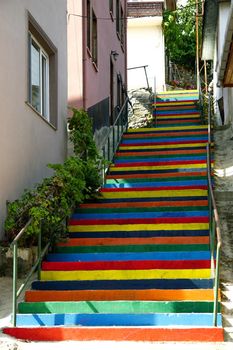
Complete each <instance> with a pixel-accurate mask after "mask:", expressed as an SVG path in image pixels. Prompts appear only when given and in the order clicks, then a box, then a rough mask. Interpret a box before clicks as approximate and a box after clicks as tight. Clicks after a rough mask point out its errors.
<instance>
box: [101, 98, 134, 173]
mask: <svg viewBox="0 0 233 350" xmlns="http://www.w3.org/2000/svg"><path fill="white" fill-rule="evenodd" d="M128 104H130V105H131V102H130V99H129V97H127V98H126V99H125V101H124V104H123V105H122V107H121V109H120V111H119V113H118V115H117V117H116V119H115V121H114V123H113V125H112V126H111V128H110V130H109V132H108V135H107V137H106V138H105V141H104V143H103V147H102V155H103V158H104V160H105V161H107V162H111V161H112V159H113V157H114V154H115V152H116V150H117V147H118V145H119V143H120V141H121V137H122V134H123V133H124V132H125V131H126V130H127V128H128ZM131 107H132V105H131ZM105 172H106V165H104V169H103V180H104V178H105Z"/></svg>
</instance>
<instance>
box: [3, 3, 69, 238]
mask: <svg viewBox="0 0 233 350" xmlns="http://www.w3.org/2000/svg"><path fill="white" fill-rule="evenodd" d="M27 11H29V12H30V14H31V15H32V16H33V17H34V19H35V20H36V21H37V23H38V24H39V25H40V27H41V28H42V29H43V31H44V32H45V33H46V34H47V35H48V37H49V39H50V40H51V41H52V43H53V44H54V45H55V47H56V48H57V50H58V69H57V70H58V108H57V110H58V115H57V117H58V126H57V130H55V129H54V128H53V127H52V126H51V125H49V124H48V123H47V122H46V121H45V120H44V119H43V118H42V117H41V116H39V115H38V114H37V113H36V112H35V111H34V110H33V109H32V108H31V107H30V106H29V105H28V104H26V103H25V101H27V95H28V93H27V89H28V87H27V79H28V12H27ZM66 25H67V16H66V1H65V0H59V1H57V0H40V1H37V0H8V1H0V48H1V65H0V120H1V127H0V161H1V171H0V186H1V190H0V226H1V236H0V238H3V229H2V228H3V222H4V218H5V214H6V200H10V201H12V200H14V199H16V198H17V197H18V196H19V195H20V194H21V193H22V192H23V190H24V189H25V188H30V187H32V186H33V185H34V184H35V183H37V182H39V181H40V180H41V179H42V178H43V177H45V176H48V175H49V174H50V171H49V170H48V169H47V168H46V165H47V163H57V162H62V161H63V160H64V158H65V156H66V123H65V120H66V113H67V112H66V108H67V54H66V51H67V36H66Z"/></svg>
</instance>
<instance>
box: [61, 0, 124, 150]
mask: <svg viewBox="0 0 233 350" xmlns="http://www.w3.org/2000/svg"><path fill="white" fill-rule="evenodd" d="M126 15H127V1H126V0H101V1H100V0H82V1H81V0H80V1H75V2H74V1H71V0H68V103H69V105H70V106H72V107H77V108H81V107H83V108H84V109H85V110H87V111H88V113H89V115H90V116H91V117H92V118H93V125H94V131H95V139H96V142H97V145H98V146H99V147H100V146H101V144H102V141H103V138H104V136H105V134H106V132H107V131H108V130H109V127H110V126H111V125H112V124H113V122H114V119H115V118H116V116H117V113H118V111H119V109H120V107H121V106H122V103H123V101H124V99H125V96H126V95H125V91H126V85H127V78H126V77H127V73H126Z"/></svg>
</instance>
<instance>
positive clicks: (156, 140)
mask: <svg viewBox="0 0 233 350" xmlns="http://www.w3.org/2000/svg"><path fill="white" fill-rule="evenodd" d="M159 123H162V122H160V121H159ZM202 142H207V135H200V136H188V137H187V136H186V137H185V136H180V137H177V136H176V137H172V138H162V137H156V136H155V137H153V138H145V139H143V138H136V137H135V138H133V139H131V138H125V139H123V140H122V142H121V145H130V144H134V145H139V146H140V145H164V144H173V143H179V144H186V143H202Z"/></svg>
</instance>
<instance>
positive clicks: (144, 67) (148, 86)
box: [127, 65, 150, 90]
mask: <svg viewBox="0 0 233 350" xmlns="http://www.w3.org/2000/svg"><path fill="white" fill-rule="evenodd" d="M147 67H148V65H146V66H138V67H131V68H127V70H133V69H142V68H143V69H144V73H145V77H146V84H147V90H150V84H149V79H148V75H147V71H146V68H147Z"/></svg>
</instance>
